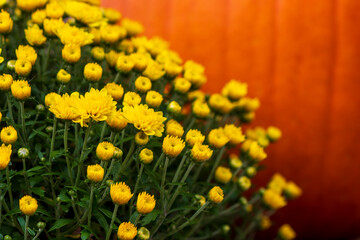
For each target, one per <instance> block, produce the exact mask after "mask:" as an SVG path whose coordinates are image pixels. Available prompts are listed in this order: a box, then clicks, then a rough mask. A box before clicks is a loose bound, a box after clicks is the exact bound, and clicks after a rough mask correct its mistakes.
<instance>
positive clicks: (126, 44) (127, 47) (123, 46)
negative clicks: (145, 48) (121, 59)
mask: <svg viewBox="0 0 360 240" xmlns="http://www.w3.org/2000/svg"><path fill="white" fill-rule="evenodd" d="M117 49H118V50H119V51H121V52H125V53H127V54H129V53H133V52H134V50H135V47H134V45H133V43H132V42H131V40H129V39H122V40H121V41H120V42H119V44H118V46H117Z"/></svg>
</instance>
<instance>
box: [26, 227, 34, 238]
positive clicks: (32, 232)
mask: <svg viewBox="0 0 360 240" xmlns="http://www.w3.org/2000/svg"><path fill="white" fill-rule="evenodd" d="M27 231H28V232H29V233H30V235H31V236H35V232H34V230H32V229H31V228H30V227H28V228H27Z"/></svg>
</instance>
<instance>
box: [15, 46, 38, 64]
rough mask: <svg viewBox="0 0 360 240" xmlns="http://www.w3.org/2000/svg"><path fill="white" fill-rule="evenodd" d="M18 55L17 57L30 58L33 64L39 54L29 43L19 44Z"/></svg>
mask: <svg viewBox="0 0 360 240" xmlns="http://www.w3.org/2000/svg"><path fill="white" fill-rule="evenodd" d="M15 52H16V57H17V59H25V60H28V61H29V62H30V63H31V65H34V64H35V62H36V59H37V54H36V52H35V49H34V48H33V47H31V46H29V45H26V46H24V45H19V47H18V48H17V49H16V51H15Z"/></svg>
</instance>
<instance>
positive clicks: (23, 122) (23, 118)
mask: <svg viewBox="0 0 360 240" xmlns="http://www.w3.org/2000/svg"><path fill="white" fill-rule="evenodd" d="M19 103H20V118H21V130H22V135H23V139H24V141H25V144H26V145H27V136H26V128H25V109H24V101H20V102H19Z"/></svg>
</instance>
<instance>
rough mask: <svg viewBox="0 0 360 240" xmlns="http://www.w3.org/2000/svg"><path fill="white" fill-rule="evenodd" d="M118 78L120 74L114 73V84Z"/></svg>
mask: <svg viewBox="0 0 360 240" xmlns="http://www.w3.org/2000/svg"><path fill="white" fill-rule="evenodd" d="M119 78H120V72H118V73H116V76H115V78H114V83H117V81H118V80H119Z"/></svg>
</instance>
